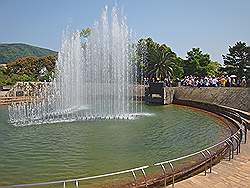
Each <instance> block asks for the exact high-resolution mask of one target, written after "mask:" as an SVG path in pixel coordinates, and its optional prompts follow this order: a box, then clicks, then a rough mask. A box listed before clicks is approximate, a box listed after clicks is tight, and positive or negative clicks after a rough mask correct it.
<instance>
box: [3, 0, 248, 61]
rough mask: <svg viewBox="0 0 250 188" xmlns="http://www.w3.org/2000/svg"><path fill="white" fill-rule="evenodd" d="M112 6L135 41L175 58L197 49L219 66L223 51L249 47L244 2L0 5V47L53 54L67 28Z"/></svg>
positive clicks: (23, 1) (87, 0) (6, 0)
mask: <svg viewBox="0 0 250 188" xmlns="http://www.w3.org/2000/svg"><path fill="white" fill-rule="evenodd" d="M115 4H117V5H118V7H120V8H122V9H123V10H124V14H125V16H126V17H127V18H128V24H129V27H130V28H132V29H133V31H135V32H136V33H137V36H138V37H148V36H150V37H151V38H153V39H154V40H155V41H157V42H159V43H166V44H167V45H168V46H170V47H171V48H172V49H173V50H174V51H175V52H176V53H177V54H178V55H179V56H181V57H185V55H186V52H187V51H189V50H190V49H191V48H192V47H200V48H201V49H202V51H203V52H206V53H209V54H210V55H211V58H212V59H213V60H217V61H220V62H222V58H221V55H222V54H225V53H227V51H228V46H229V45H233V44H234V43H235V42H236V41H239V40H241V41H245V42H247V43H248V45H249V44H250V11H249V8H250V0H0V43H3V42H8V43H11V42H23V43H28V44H32V45H37V46H40V47H46V48H50V49H54V50H58V49H59V47H60V43H61V35H62V31H63V29H65V28H66V26H67V25H69V24H70V25H71V26H72V27H73V28H74V29H81V28H84V27H91V25H92V24H93V22H94V21H95V20H98V19H99V17H100V14H101V9H102V8H104V6H105V5H107V6H108V7H109V8H111V7H112V6H114V5H115Z"/></svg>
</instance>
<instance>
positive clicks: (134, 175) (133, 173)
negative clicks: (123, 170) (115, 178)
mask: <svg viewBox="0 0 250 188" xmlns="http://www.w3.org/2000/svg"><path fill="white" fill-rule="evenodd" d="M131 172H132V175H133V178H134V182H135V187H137V178H136V174H135V172H134V171H133V170H132V171H131Z"/></svg>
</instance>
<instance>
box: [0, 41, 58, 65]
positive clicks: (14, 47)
mask: <svg viewBox="0 0 250 188" xmlns="http://www.w3.org/2000/svg"><path fill="white" fill-rule="evenodd" d="M56 54H57V52H55V51H52V50H49V49H45V48H39V47H36V46H32V45H27V44H22V43H12V44H5V43H2V44H1V43H0V64H6V63H9V62H12V61H15V60H16V59H18V58H21V57H27V56H35V57H43V56H48V55H56Z"/></svg>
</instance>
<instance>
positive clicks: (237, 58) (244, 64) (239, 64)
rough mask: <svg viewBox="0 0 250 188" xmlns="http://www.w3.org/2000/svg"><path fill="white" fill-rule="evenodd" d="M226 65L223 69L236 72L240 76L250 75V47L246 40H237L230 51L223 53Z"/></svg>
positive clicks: (229, 72)
mask: <svg viewBox="0 0 250 188" xmlns="http://www.w3.org/2000/svg"><path fill="white" fill-rule="evenodd" d="M222 57H223V60H224V65H225V67H224V68H223V69H222V70H224V71H226V72H227V73H228V74H230V75H231V74H235V75H236V76H238V77H239V78H241V77H243V76H246V77H248V78H249V77H250V75H249V74H250V71H249V66H250V47H249V46H247V44H246V43H245V42H241V41H240V42H236V44H235V45H234V46H233V47H231V46H229V53H228V54H226V55H222Z"/></svg>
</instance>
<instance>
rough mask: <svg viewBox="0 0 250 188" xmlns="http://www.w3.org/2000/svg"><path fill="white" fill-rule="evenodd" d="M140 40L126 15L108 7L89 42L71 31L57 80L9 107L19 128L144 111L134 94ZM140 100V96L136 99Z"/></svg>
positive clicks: (126, 116)
mask: <svg viewBox="0 0 250 188" xmlns="http://www.w3.org/2000/svg"><path fill="white" fill-rule="evenodd" d="M136 49H137V47H136V43H135V41H134V40H133V36H132V33H131V32H129V28H128V26H127V24H126V18H125V17H124V16H122V15H121V14H120V13H119V11H118V10H117V9H116V8H113V9H112V13H111V21H110V20H109V15H108V10H107V7H105V9H104V10H103V12H102V16H101V19H100V21H99V22H96V23H95V24H94V25H93V27H92V31H91V34H90V36H89V37H88V39H87V42H86V44H85V45H84V46H83V45H82V44H81V37H80V32H79V31H77V32H74V33H71V32H69V31H68V30H67V31H66V32H65V33H64V35H63V40H62V47H61V49H60V51H59V55H58V60H57V63H56V71H55V78H54V80H53V81H52V82H50V83H44V86H43V87H41V88H39V89H38V91H39V92H38V93H37V94H36V97H35V98H33V99H32V100H31V101H29V102H23V103H13V104H11V105H10V106H9V108H8V109H9V120H10V122H11V123H12V124H13V125H15V126H25V125H30V124H42V123H54V122H64V121H77V120H94V119H131V118H133V117H134V116H136V115H138V113H139V112H141V109H142V108H141V107H139V106H138V105H141V104H137V101H136V102H135V103H133V102H132V99H133V97H134V96H135V95H136V93H137V92H136V89H137V83H138V81H139V79H138V76H137V75H138V74H137V65H138V60H136V58H135V57H136ZM135 98H136V100H137V97H135Z"/></svg>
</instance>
